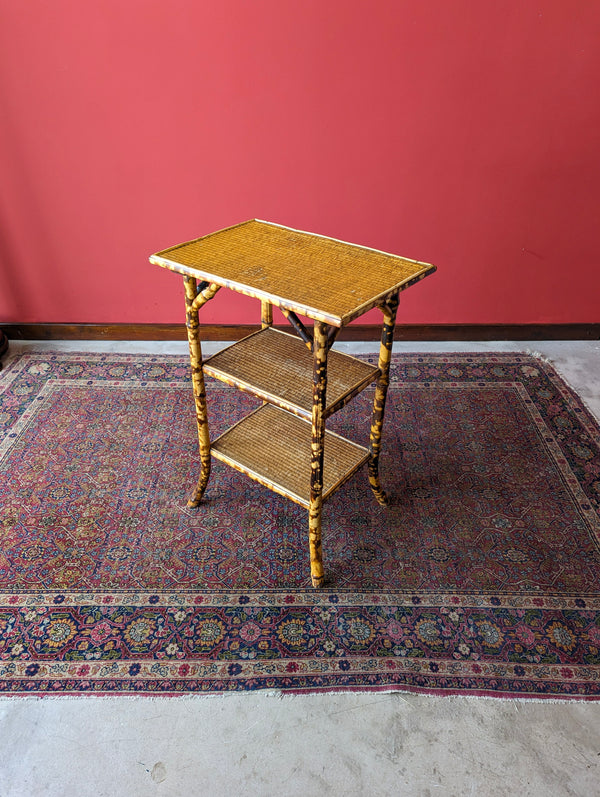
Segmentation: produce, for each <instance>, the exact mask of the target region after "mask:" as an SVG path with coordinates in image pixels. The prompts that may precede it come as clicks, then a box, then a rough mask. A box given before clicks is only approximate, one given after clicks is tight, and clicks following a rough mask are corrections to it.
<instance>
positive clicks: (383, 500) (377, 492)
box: [369, 459, 390, 506]
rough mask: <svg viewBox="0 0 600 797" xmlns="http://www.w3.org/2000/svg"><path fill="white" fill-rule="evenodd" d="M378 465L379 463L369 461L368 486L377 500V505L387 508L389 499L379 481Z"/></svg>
mask: <svg viewBox="0 0 600 797" xmlns="http://www.w3.org/2000/svg"><path fill="white" fill-rule="evenodd" d="M378 465H379V463H377V462H374V461H373V460H372V459H371V460H369V484H370V485H371V490H373V495H374V496H375V498H376V499H377V503H378V504H381V506H389V503H390V502H389V499H388V497H387V495H386V493H385V490H384V489H383V488H382V486H381V483H380V481H379V467H378Z"/></svg>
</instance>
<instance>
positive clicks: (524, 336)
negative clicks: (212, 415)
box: [0, 324, 600, 341]
mask: <svg viewBox="0 0 600 797" xmlns="http://www.w3.org/2000/svg"><path fill="white" fill-rule="evenodd" d="M258 328H259V327H258V325H254V324H246V325H239V324H238V325H235V324H231V325H228V324H223V325H221V324H204V325H202V324H201V325H200V337H201V340H239V339H240V338H243V337H245V336H246V335H249V334H251V333H252V332H255V331H256V330H257V329H258ZM0 329H1V330H2V331H3V332H4V334H5V335H6V336H7V337H8V338H9V339H12V340H186V338H187V335H186V329H185V324H3V325H2V326H1V327H0ZM278 329H285V330H289V329H290V327H289V326H281V327H278ZM380 335H381V327H380V326H378V325H375V324H350V325H349V326H347V327H345V328H344V329H342V330H341V332H340V335H339V338H338V340H364V341H369V340H379V337H380ZM394 337H395V339H396V340H409V341H410V340H413V341H469V340H600V324H406V325H403V324H398V326H397V327H396V334H395V336H394Z"/></svg>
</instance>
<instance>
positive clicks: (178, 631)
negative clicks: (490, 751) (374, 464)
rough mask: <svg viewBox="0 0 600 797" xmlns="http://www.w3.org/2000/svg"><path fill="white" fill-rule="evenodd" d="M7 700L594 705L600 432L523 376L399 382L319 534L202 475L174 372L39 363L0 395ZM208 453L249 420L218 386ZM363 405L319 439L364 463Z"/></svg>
mask: <svg viewBox="0 0 600 797" xmlns="http://www.w3.org/2000/svg"><path fill="white" fill-rule="evenodd" d="M0 391H1V392H0V429H1V430H3V431H2V437H1V442H0V691H3V692H6V693H38V694H39V693H57V692H58V693H71V694H82V693H145V694H147V693H168V694H179V693H189V692H217V691H226V690H248V689H282V690H295V691H316V690H344V689H348V690H352V689H410V690H413V691H420V692H431V693H436V694H475V695H493V696H505V697H508V696H511V697H514V696H522V697H526V696H535V697H561V698H562V697H579V698H587V699H592V698H598V697H600V680H599V679H600V611H599V609H600V521H599V511H598V510H599V505H600V430H599V428H598V425H597V423H596V422H595V421H594V420H593V418H592V417H591V415H590V414H589V413H588V412H587V410H586V409H585V408H584V406H583V405H582V403H581V402H580V400H579V399H578V398H577V397H576V396H575V395H574V394H573V393H572V392H571V390H569V388H567V387H566V386H565V384H564V383H563V382H562V381H561V379H560V378H559V377H558V376H557V374H556V373H555V371H554V370H553V369H552V368H551V367H550V366H549V365H547V364H544V363H542V362H539V361H538V360H536V359H533V358H530V357H528V356H525V355H514V354H500V355H495V356H492V355H478V354H474V355H426V356H418V355H405V356H402V357H399V358H398V357H397V358H395V359H394V361H393V367H392V383H391V388H390V393H389V398H388V409H387V414H386V428H385V429H384V452H383V456H382V481H383V484H384V486H385V488H386V490H387V491H388V493H389V494H390V495H391V497H392V506H391V507H390V508H388V509H383V508H381V507H379V506H378V504H377V503H376V502H375V500H374V498H373V497H372V494H371V491H370V489H369V487H368V483H367V478H366V473H365V471H364V470H363V471H360V472H359V473H357V474H356V475H355V476H354V477H353V478H352V479H351V480H350V481H349V482H348V483H347V484H346V485H345V486H344V487H343V488H342V489H340V490H339V491H338V492H337V493H336V494H335V495H334V496H333V498H331V499H330V500H329V501H328V502H327V503H326V504H325V509H324V524H323V548H324V557H325V566H326V571H327V573H328V582H327V584H326V586H325V588H324V589H322V590H318V591H317V590H313V589H312V588H311V587H310V574H309V565H308V550H307V513H306V512H305V511H304V510H303V509H301V508H300V507H297V506H295V505H294V504H292V503H290V502H289V501H287V500H285V499H283V498H279V497H278V496H277V495H275V494H273V493H271V492H269V491H267V490H266V489H265V488H263V487H261V486H259V485H257V484H255V483H254V482H251V481H250V480H248V479H246V478H245V477H244V476H242V475H241V474H239V473H237V472H235V471H233V470H231V469H229V468H227V467H226V466H224V465H222V464H221V463H219V462H215V463H214V464H213V475H212V478H211V482H210V484H209V488H208V491H207V496H206V498H207V500H206V502H205V503H204V504H203V505H202V507H201V508H200V509H198V510H190V509H187V508H186V506H185V501H186V497H187V496H188V494H189V493H190V490H191V488H192V486H193V484H194V483H195V480H196V477H197V475H198V468H199V458H198V453H197V442H196V431H195V421H194V412H193V403H192V397H191V389H190V383H189V377H188V363H187V359H186V358H185V357H177V356H169V357H160V358H159V357H154V356H143V355H114V354H110V355H109V354H107V355H93V354H85V355H82V354H79V355H77V354H64V353H61V354H51V353H50V354H49V353H47V352H46V353H38V354H35V353H30V354H26V355H22V356H19V357H17V358H15V359H13V360H11V361H9V362H7V363H6V366H5V370H4V371H2V373H1V374H0ZM208 393H209V412H210V421H211V424H212V427H213V429H214V432H215V434H216V433H217V432H218V431H220V430H222V429H225V428H226V427H227V426H229V425H230V424H231V423H232V422H234V421H236V420H237V419H239V418H240V417H242V416H243V415H244V414H245V413H246V412H247V411H248V410H249V409H250V408H253V407H254V406H256V405H255V403H254V401H253V400H252V399H251V398H249V397H248V396H244V395H241V394H240V393H238V392H237V391H235V390H233V389H232V388H229V387H227V386H225V385H222V384H221V383H217V382H214V381H209V383H208ZM371 399H372V392H371V390H368V391H366V392H365V393H364V394H362V395H361V396H360V397H359V398H358V399H356V400H355V401H354V402H352V403H351V404H350V405H348V407H346V408H345V409H344V410H343V411H342V412H341V413H339V414H337V415H336V416H334V417H333V418H332V419H331V423H330V427H331V428H333V429H335V430H337V431H339V432H342V433H344V434H346V435H347V436H349V437H352V438H353V439H355V440H357V441H358V442H366V441H365V439H364V437H365V433H366V432H367V431H368V419H369V415H370V402H371Z"/></svg>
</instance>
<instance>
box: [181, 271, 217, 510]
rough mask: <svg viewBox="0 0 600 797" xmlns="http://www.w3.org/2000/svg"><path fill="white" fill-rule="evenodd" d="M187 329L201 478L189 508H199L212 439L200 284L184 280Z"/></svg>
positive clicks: (208, 471)
mask: <svg viewBox="0 0 600 797" xmlns="http://www.w3.org/2000/svg"><path fill="white" fill-rule="evenodd" d="M183 284H184V286H185V308H186V327H187V334H188V343H189V346H190V363H191V367H192V385H193V389H194V402H195V404H196V424H197V426H198V443H199V446H200V478H199V479H198V484H197V485H196V490H195V492H194V495H193V497H192V498H190V500H189V501H188V502H187V505H188V506H189V507H197V506H198V505H199V504H200V501H201V500H202V496H203V495H204V491H205V489H206V485H207V484H208V479H209V477H210V437H209V433H208V414H207V411H206V390H205V388H204V374H203V372H202V348H201V346H200V335H199V329H198V309H199V307H198V302H197V299H196V297H197V287H196V280H195V279H194V278H193V277H184V278H183Z"/></svg>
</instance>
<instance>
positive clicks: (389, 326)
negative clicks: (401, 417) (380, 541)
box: [369, 294, 398, 506]
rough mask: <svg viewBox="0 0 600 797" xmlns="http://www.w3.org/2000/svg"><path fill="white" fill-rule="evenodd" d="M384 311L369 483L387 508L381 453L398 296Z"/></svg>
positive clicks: (387, 304) (372, 429)
mask: <svg viewBox="0 0 600 797" xmlns="http://www.w3.org/2000/svg"><path fill="white" fill-rule="evenodd" d="M381 309H382V311H383V329H382V332H381V346H380V347H379V370H380V371H381V375H380V377H379V379H378V380H377V385H376V387H375V400H374V402H373V420H372V422H371V445H370V447H369V448H370V451H371V458H370V459H369V483H370V485H371V489H372V490H373V493H374V494H375V498H376V499H377V501H378V502H379V503H380V504H381V505H382V506H385V505H386V504H387V502H388V500H387V496H386V494H385V492H384V491H383V490H382V488H381V484H380V482H379V454H380V452H381V432H382V429H383V415H384V412H385V400H386V396H387V389H388V385H389V382H390V376H389V375H390V361H391V358H392V344H393V342H394V327H395V326H396V311H397V309H398V294H395V295H394V296H393V297H391V298H390V299H388V300H387V302H386V303H385V304H384V305H382V307H381Z"/></svg>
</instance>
